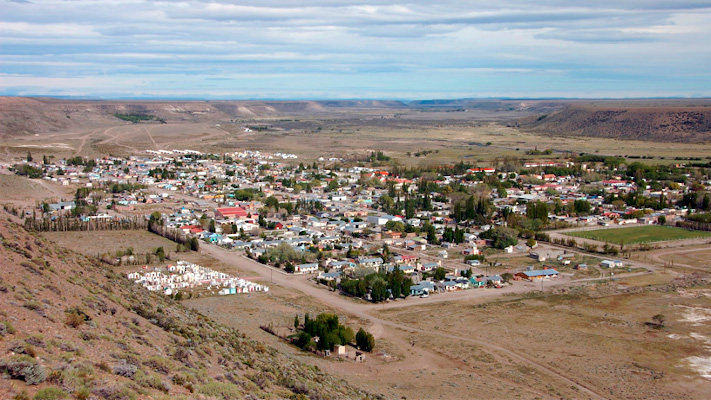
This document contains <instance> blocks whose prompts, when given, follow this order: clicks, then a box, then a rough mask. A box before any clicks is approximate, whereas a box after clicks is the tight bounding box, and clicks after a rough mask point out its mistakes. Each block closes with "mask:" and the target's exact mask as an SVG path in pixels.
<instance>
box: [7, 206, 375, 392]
mask: <svg viewBox="0 0 711 400" xmlns="http://www.w3.org/2000/svg"><path fill="white" fill-rule="evenodd" d="M0 236H1V238H0V239H1V240H2V246H0V259H2V260H3V273H2V276H1V278H0V279H1V280H0V323H3V324H5V323H7V324H8V325H10V326H12V328H11V329H9V330H7V329H2V327H0V371H2V372H4V373H5V374H6V375H12V374H10V372H12V371H15V372H17V371H18V370H19V369H18V368H17V366H18V365H20V366H22V365H23V363H26V364H28V365H30V369H28V370H25V371H30V372H31V376H24V377H23V375H22V374H19V375H18V374H17V373H16V374H15V378H16V379H12V380H9V381H5V382H6V383H3V384H2V385H0V398H12V397H13V396H16V395H18V394H19V393H22V392H26V394H28V395H29V396H32V395H34V394H35V393H36V392H37V391H38V390H43V389H44V390H46V388H47V387H57V388H61V389H62V390H64V391H65V392H67V393H69V397H68V398H89V397H94V398H110V399H134V398H137V399H140V398H166V399H167V398H171V399H174V398H175V399H180V398H186V399H187V398H190V399H193V398H205V399H211V398H240V399H241V398H255V399H256V398H266V399H275V398H291V399H296V398H321V399H327V398H367V397H369V395H368V394H366V393H364V392H362V391H359V390H357V389H355V388H353V387H351V386H350V385H348V384H347V383H345V382H343V381H340V380H337V379H334V378H332V377H330V376H328V375H325V374H323V373H321V372H319V371H318V370H315V369H314V368H311V367H307V366H304V365H301V364H299V363H297V362H295V361H294V360H292V359H290V358H289V357H288V356H286V355H284V354H280V353H278V352H276V351H274V350H273V349H270V348H267V347H265V346H264V345H262V344H261V343H256V342H253V341H250V340H249V339H248V338H246V337H245V336H244V335H243V334H241V333H240V332H238V331H235V330H233V329H229V328H226V327H224V326H222V325H219V324H217V323H215V322H214V321H212V320H210V319H209V318H207V317H205V316H203V315H200V314H198V313H196V312H194V311H191V310H188V309H186V308H185V307H183V306H182V305H181V304H179V303H177V302H174V301H172V300H169V299H167V298H165V297H163V296H159V295H156V294H152V293H149V292H147V291H145V290H144V289H142V288H139V287H137V286H135V285H134V284H133V283H131V282H130V281H128V280H127V279H126V278H124V277H123V276H120V275H117V274H115V273H113V272H111V271H110V270H109V269H107V268H105V267H103V266H102V265H98V264H97V263H96V262H94V261H93V260H91V259H88V258H86V257H84V256H82V255H79V254H77V253H74V252H72V251H70V250H67V249H65V248H62V247H57V246H55V245H53V244H51V243H50V242H48V241H46V240H45V239H43V238H41V237H40V236H38V235H34V234H31V233H28V232H26V231H25V230H24V229H23V228H22V227H21V226H19V225H16V224H14V223H12V222H9V220H8V214H6V213H5V212H0ZM69 309H78V310H80V312H79V313H78V314H77V313H74V314H71V313H67V310H69ZM77 315H78V316H79V317H78V318H77ZM84 315H86V317H84ZM3 331H4V332H3ZM12 331H14V333H11V332H12ZM18 352H19V353H25V354H29V355H30V356H32V357H28V356H26V355H19V354H17V353H18ZM3 365H5V367H3ZM13 368H14V369H13ZM117 373H120V374H122V375H124V376H121V375H120V374H117ZM17 378H19V379H17ZM28 378H37V380H40V381H42V382H41V383H39V385H27V384H26V382H25V380H27V379H28ZM30 380H31V379H30Z"/></svg>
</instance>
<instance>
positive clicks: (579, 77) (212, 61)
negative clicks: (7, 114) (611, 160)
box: [0, 0, 711, 99]
mask: <svg viewBox="0 0 711 400" xmlns="http://www.w3.org/2000/svg"><path fill="white" fill-rule="evenodd" d="M0 94H2V95H53V96H86V97H103V98H134V97H145V98H201V99H221V98H228V99H253V98H261V99H264V98H271V99H304V98H311V99H338V98H346V99H353V98H388V99H430V98H463V97H467V98H472V97H473V98H476V97H585V98H588V97H666V96H684V97H699V96H706V97H708V96H711V1H709V0H678V1H675V0H665V1H662V0H614V1H613V0H595V1H591V0H537V1H530V0H499V1H490V0H482V1H479V0H473V1H467V0H458V1H451V0H437V1H433V0H409V1H407V0H391V1H384V0H352V1H338V0H301V1H297V0H244V1H225V0H212V1H199V0H195V1H191V0H188V1H143V0H97V1H89V0H64V1H61V0H14V1H13V0H0Z"/></svg>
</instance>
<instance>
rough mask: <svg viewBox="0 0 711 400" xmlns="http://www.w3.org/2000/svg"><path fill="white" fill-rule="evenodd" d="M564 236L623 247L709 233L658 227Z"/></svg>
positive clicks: (577, 233)
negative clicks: (623, 245) (622, 245)
mask: <svg viewBox="0 0 711 400" xmlns="http://www.w3.org/2000/svg"><path fill="white" fill-rule="evenodd" d="M566 235H569V236H575V237H580V238H584V239H592V240H597V241H599V242H608V243H614V244H625V245H630V244H640V243H653V242H662V241H668V240H684V239H698V238H706V237H711V233H709V232H702V231H689V230H686V229H681V228H675V227H671V226H658V225H650V226H635V227H632V228H615V229H596V230H591V231H576V232H567V233H566Z"/></svg>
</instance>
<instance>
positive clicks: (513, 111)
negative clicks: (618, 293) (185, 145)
mask: <svg viewBox="0 0 711 400" xmlns="http://www.w3.org/2000/svg"><path fill="white" fill-rule="evenodd" d="M427 110H430V111H466V110H482V111H487V112H488V113H489V114H487V115H492V113H493V114H494V115H495V114H496V113H499V112H500V114H501V116H502V117H501V120H502V121H506V122H507V123H508V124H509V125H510V126H515V127H518V128H521V129H523V130H526V131H531V132H535V133H540V134H553V135H563V136H592V137H606V138H618V139H639V140H652V141H667V142H707V141H709V138H710V137H711V136H709V134H710V133H711V100H708V99H698V100H696V99H679V100H676V99H669V100H594V101H593V100H589V101H588V100H509V99H500V100H497V99H491V100H479V99H457V100H417V101H410V102H403V101H395V100H393V101H385V100H323V101H263V100H255V101H180V100H175V101H164V100H157V101H148V100H135V101H134V100H105V101H104V100H65V99H54V98H25V97H0V138H7V137H12V136H23V135H32V134H42V133H48V132H58V131H63V130H67V129H75V128H79V129H81V128H90V127H91V126H93V125H106V124H113V123H120V120H118V119H117V118H116V116H115V115H116V114H123V115H146V116H152V117H155V119H154V120H151V121H145V122H147V123H160V122H159V121H165V122H166V123H219V122H221V121H230V120H236V119H244V120H250V119H262V118H282V117H291V118H293V117H299V116H303V117H308V116H314V117H318V116H326V115H328V114H338V115H340V116H341V117H343V116H344V115H347V113H349V112H356V111H358V112H376V113H378V112H383V113H385V112H403V113H407V112H420V111H427ZM441 118H442V119H443V120H446V119H447V116H446V114H442V117H441ZM126 123H128V122H126Z"/></svg>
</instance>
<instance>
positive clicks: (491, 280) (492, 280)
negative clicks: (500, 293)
mask: <svg viewBox="0 0 711 400" xmlns="http://www.w3.org/2000/svg"><path fill="white" fill-rule="evenodd" d="M485 279H486V283H487V284H489V285H494V286H501V284H502V283H504V279H503V278H502V277H500V276H499V275H494V276H487V277H486V278H485Z"/></svg>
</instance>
